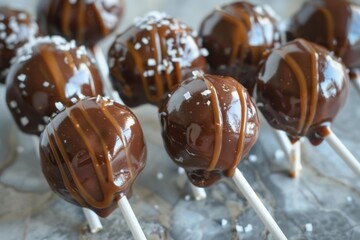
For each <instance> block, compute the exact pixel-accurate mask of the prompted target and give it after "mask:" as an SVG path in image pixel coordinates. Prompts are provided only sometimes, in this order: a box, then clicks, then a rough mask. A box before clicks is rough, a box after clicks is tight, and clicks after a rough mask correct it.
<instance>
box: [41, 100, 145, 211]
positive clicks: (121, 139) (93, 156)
mask: <svg viewBox="0 0 360 240" xmlns="http://www.w3.org/2000/svg"><path fill="white" fill-rule="evenodd" d="M40 155H41V163H42V170H43V173H44V175H45V177H46V179H47V181H48V183H49V185H50V186H51V188H52V189H53V191H55V192H56V193H58V194H59V195H60V196H61V197H62V198H63V199H65V200H66V201H68V202H71V203H73V204H75V205H78V206H81V207H86V208H90V209H92V210H93V211H94V212H96V213H97V214H98V215H99V216H101V217H106V216H108V215H109V214H110V213H111V212H112V211H113V210H115V208H116V206H117V202H118V201H119V199H120V198H121V197H122V196H124V195H126V196H127V197H130V196H131V187H132V184H133V182H134V181H135V178H136V177H137V175H138V174H139V173H140V172H141V171H142V169H143V168H144V166H145V160H146V147H145V143H144V137H143V132H142V129H141V126H140V124H139V122H138V120H137V119H136V117H135V115H134V114H133V113H132V112H131V111H130V110H129V109H128V108H127V107H125V106H123V105H120V104H117V103H114V102H112V101H111V100H108V99H104V98H101V97H98V98H97V99H96V98H90V99H86V100H82V101H79V102H78V103H76V104H75V105H73V106H71V107H69V108H65V109H64V110H63V111H61V112H59V113H58V114H57V115H56V116H55V117H54V118H53V119H52V120H51V121H50V123H49V124H48V125H47V126H46V128H45V130H44V132H43V133H42V134H41V136H40Z"/></svg>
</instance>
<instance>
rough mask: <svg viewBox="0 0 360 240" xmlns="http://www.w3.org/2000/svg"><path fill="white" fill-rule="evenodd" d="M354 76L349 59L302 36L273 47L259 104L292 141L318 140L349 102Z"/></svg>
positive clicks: (265, 65)
mask: <svg viewBox="0 0 360 240" xmlns="http://www.w3.org/2000/svg"><path fill="white" fill-rule="evenodd" d="M348 82H349V77H348V73H347V70H346V68H345V66H344V64H343V63H342V62H341V61H340V59H338V58H337V57H335V56H334V55H333V54H332V53H331V52H329V51H328V50H326V49H325V48H323V47H321V46H319V45H316V44H313V43H311V42H308V41H306V40H303V39H297V40H294V41H292V42H289V43H287V44H286V45H284V46H282V47H280V48H278V49H274V50H272V51H270V52H269V53H268V54H267V56H266V58H265V60H264V62H263V63H262V64H261V67H260V71H259V76H258V80H257V91H256V93H257V103H258V107H259V109H260V110H261V112H262V113H263V114H264V116H265V118H266V119H267V121H268V122H269V123H270V125H271V126H273V127H274V128H276V129H280V130H284V131H286V132H287V133H288V135H289V136H290V138H291V139H292V140H293V141H297V140H298V139H299V138H300V137H302V136H306V137H307V138H308V139H309V140H310V142H311V143H312V144H314V145H318V144H320V143H321V142H322V141H323V139H324V137H325V136H327V135H328V132H327V130H326V129H328V128H329V127H330V125H331V123H332V121H333V119H334V118H335V116H336V115H337V113H338V112H339V110H340V109H341V108H342V106H343V105H344V103H345V100H346V98H347V95H348Z"/></svg>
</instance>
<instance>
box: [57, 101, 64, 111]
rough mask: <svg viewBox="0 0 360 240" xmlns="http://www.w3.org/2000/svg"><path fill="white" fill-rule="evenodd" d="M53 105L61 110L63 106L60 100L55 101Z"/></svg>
mask: <svg viewBox="0 0 360 240" xmlns="http://www.w3.org/2000/svg"><path fill="white" fill-rule="evenodd" d="M55 107H56V108H57V110H59V111H62V110H63V109H64V108H65V107H64V105H63V104H62V103H61V102H56V103H55Z"/></svg>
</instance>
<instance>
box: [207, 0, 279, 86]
mask: <svg viewBox="0 0 360 240" xmlns="http://www.w3.org/2000/svg"><path fill="white" fill-rule="evenodd" d="M276 22H277V20H276V17H275V15H274V13H273V11H272V9H270V7H268V6H267V7H265V6H258V5H253V4H251V3H248V2H235V3H231V4H228V5H225V6H223V7H221V8H217V9H215V10H214V11H213V12H212V13H211V14H210V15H209V16H207V17H206V18H205V19H204V20H203V22H202V24H201V27H200V36H201V38H202V41H203V45H204V47H205V48H207V49H208V51H209V56H208V57H207V60H208V63H209V65H210V71H211V72H212V73H216V74H221V75H226V76H232V77H234V78H236V79H238V80H239V81H240V83H241V84H243V86H244V87H246V88H247V89H248V90H249V93H252V92H253V88H254V86H255V82H256V80H255V79H256V74H257V71H256V70H257V65H258V63H259V61H260V60H261V57H262V54H263V52H264V51H265V50H267V49H271V48H273V47H276V46H278V45H279V44H280V43H281V35H280V32H279V30H278V29H277V27H276Z"/></svg>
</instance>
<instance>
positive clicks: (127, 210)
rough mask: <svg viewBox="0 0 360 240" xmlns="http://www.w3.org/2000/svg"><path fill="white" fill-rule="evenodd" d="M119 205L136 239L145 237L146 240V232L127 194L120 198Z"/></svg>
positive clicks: (140, 239)
mask: <svg viewBox="0 0 360 240" xmlns="http://www.w3.org/2000/svg"><path fill="white" fill-rule="evenodd" d="M118 206H119V208H120V210H121V213H122V214H123V216H124V218H125V221H126V223H127V225H128V226H129V228H130V231H131V233H132V235H133V237H134V238H135V240H144V239H145V240H146V237H145V234H144V232H143V230H142V228H141V226H140V224H139V221H138V220H137V218H136V216H135V214H134V211H133V210H132V208H131V206H130V203H129V201H128V199H127V197H126V196H123V197H122V198H120V200H119V202H118Z"/></svg>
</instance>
